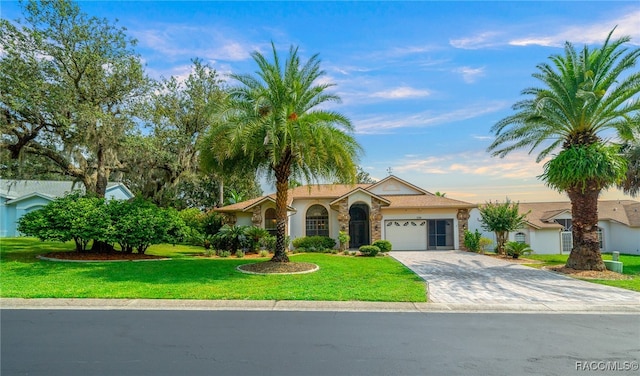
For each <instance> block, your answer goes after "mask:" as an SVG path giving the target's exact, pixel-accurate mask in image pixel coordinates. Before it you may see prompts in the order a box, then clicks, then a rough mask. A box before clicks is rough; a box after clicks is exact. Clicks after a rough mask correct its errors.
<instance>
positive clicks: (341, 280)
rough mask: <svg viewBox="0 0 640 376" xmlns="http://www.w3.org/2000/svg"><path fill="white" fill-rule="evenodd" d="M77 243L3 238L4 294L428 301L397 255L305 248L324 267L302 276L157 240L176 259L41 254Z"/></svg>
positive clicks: (154, 250) (0, 285)
mask: <svg viewBox="0 0 640 376" xmlns="http://www.w3.org/2000/svg"><path fill="white" fill-rule="evenodd" d="M73 249H74V246H73V243H56V242H40V241H38V240H37V239H30V238H3V239H0V296H1V297H4V298H9V297H11V298H129V299H234V300H235V299H244V300H333V301H349V300H358V301H388V302H424V301H426V292H425V286H424V283H423V282H422V280H421V279H420V278H419V277H418V276H417V275H415V274H414V273H413V272H411V271H410V270H409V269H407V268H406V267H404V266H403V265H402V264H400V263H399V262H397V261H396V260H394V259H393V258H391V257H376V258H370V257H344V256H336V255H330V254H298V255H293V256H291V260H292V261H300V262H312V263H315V264H317V265H319V266H320V270H319V271H317V272H315V273H311V274H301V275H269V276H261V275H248V274H242V273H240V272H238V271H236V269H235V268H236V267H237V266H238V265H241V264H246V263H250V262H256V261H266V260H268V258H263V259H259V260H243V259H237V258H229V259H209V258H196V257H193V256H194V255H200V254H202V248H199V247H191V246H184V245H176V246H172V245H155V246H152V247H150V248H149V250H148V251H147V253H149V254H153V255H158V256H168V257H171V258H172V260H170V261H153V262H115V263H97V262H96V263H65V262H51V261H41V260H39V259H36V256H37V255H39V254H43V253H47V252H56V251H63V250H69V251H72V250H73Z"/></svg>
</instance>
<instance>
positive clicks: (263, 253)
mask: <svg viewBox="0 0 640 376" xmlns="http://www.w3.org/2000/svg"><path fill="white" fill-rule="evenodd" d="M259 255H260V257H267V256H269V251H267V250H264V249H263V250H262V251H260V253H259Z"/></svg>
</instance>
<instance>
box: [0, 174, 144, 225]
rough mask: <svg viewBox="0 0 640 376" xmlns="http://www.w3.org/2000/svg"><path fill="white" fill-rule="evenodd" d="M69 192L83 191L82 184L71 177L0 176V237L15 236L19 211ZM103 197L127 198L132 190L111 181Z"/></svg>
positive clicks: (112, 198) (22, 211)
mask: <svg viewBox="0 0 640 376" xmlns="http://www.w3.org/2000/svg"><path fill="white" fill-rule="evenodd" d="M71 192H84V185H83V184H82V183H79V182H73V181H51V180H0V237H13V236H19V235H20V233H19V232H18V231H17V229H16V226H17V223H18V220H19V219H20V218H21V217H22V216H23V215H25V214H27V213H29V212H31V211H34V210H38V209H40V208H42V207H43V206H45V205H47V204H48V203H49V202H51V201H53V200H55V199H56V198H58V197H62V196H64V195H66V194H68V193H71ZM105 198H106V199H107V200H128V199H130V198H133V193H131V191H130V190H129V189H128V188H127V187H126V186H125V185H124V184H122V183H115V182H111V183H108V184H107V191H106V194H105Z"/></svg>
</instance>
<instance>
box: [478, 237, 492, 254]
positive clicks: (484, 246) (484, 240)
mask: <svg viewBox="0 0 640 376" xmlns="http://www.w3.org/2000/svg"><path fill="white" fill-rule="evenodd" d="M491 244H493V240H491V239H489V238H485V237H484V236H483V237H481V238H480V251H481V252H482V253H483V254H484V251H485V250H486V249H487V247H488V246H490V245H491Z"/></svg>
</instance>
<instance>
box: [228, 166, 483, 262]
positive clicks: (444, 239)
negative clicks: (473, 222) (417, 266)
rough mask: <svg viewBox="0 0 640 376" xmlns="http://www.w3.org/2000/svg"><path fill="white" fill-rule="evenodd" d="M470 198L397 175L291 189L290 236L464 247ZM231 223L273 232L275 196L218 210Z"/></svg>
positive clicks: (414, 247)
mask: <svg viewBox="0 0 640 376" xmlns="http://www.w3.org/2000/svg"><path fill="white" fill-rule="evenodd" d="M474 207H476V205H474V204H470V203H468V202H463V201H458V200H453V199H450V198H445V197H439V196H436V195H434V194H432V193H429V192H427V191H425V190H423V189H422V188H419V187H417V186H415V185H413V184H410V183H408V182H406V181H404V180H402V179H399V178H397V177H395V176H388V177H387V178H385V179H383V180H381V181H379V182H377V183H374V184H356V185H343V184H325V185H309V186H302V187H297V188H294V189H291V190H289V207H288V211H289V220H288V223H287V234H288V235H289V236H290V237H291V238H292V239H295V238H298V237H302V236H313V235H324V236H329V237H331V238H334V239H336V241H337V239H338V234H339V232H340V231H345V232H347V233H349V235H350V237H351V242H350V244H349V246H350V248H358V247H360V246H361V245H366V244H371V243H372V242H373V241H375V240H378V239H386V240H389V241H391V243H392V245H393V249H394V250H411V251H427V250H439V249H460V248H462V247H463V246H464V244H463V238H464V230H466V229H467V219H468V218H469V211H470V210H471V209H472V208H474ZM216 211H218V212H220V213H223V214H224V215H225V216H226V219H227V220H226V221H227V223H232V224H237V225H254V226H259V227H263V228H265V229H267V230H269V231H270V232H272V233H275V229H276V218H275V214H276V213H275V194H272V195H269V196H263V197H259V198H256V199H253V200H248V201H244V202H240V203H237V204H233V205H228V206H225V207H222V208H218V209H216Z"/></svg>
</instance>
